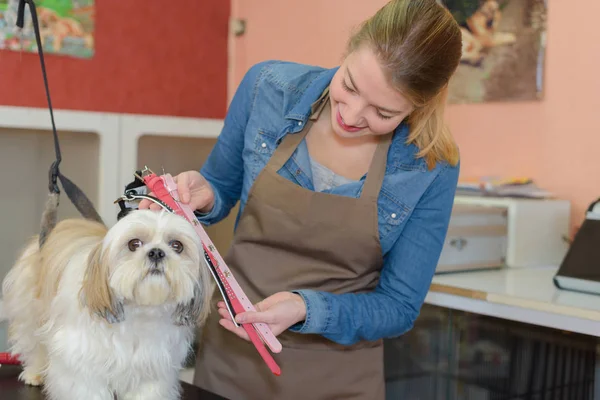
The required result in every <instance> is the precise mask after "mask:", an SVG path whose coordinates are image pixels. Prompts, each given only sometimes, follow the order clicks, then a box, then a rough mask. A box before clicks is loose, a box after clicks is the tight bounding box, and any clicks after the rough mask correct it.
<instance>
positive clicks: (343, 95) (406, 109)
mask: <svg viewBox="0 0 600 400" xmlns="http://www.w3.org/2000/svg"><path fill="white" fill-rule="evenodd" d="M329 98H330V100H331V124H332V127H333V131H334V132H335V133H336V134H337V135H339V136H341V137H347V138H351V137H359V136H367V135H385V134H386V133H389V132H391V131H393V130H394V129H395V128H396V127H397V126H398V125H399V124H400V123H401V122H402V120H403V119H404V118H405V117H406V116H407V115H408V114H410V112H411V111H412V110H413V106H412V105H411V103H410V102H409V101H408V100H407V99H406V98H405V97H404V96H402V94H400V92H398V90H396V89H394V88H393V87H392V86H390V85H389V84H388V82H387V81H386V78H385V76H384V74H383V71H382V69H381V67H380V65H379V62H378V60H377V57H376V56H375V54H374V53H373V51H372V50H371V49H370V48H369V47H368V46H361V47H360V48H359V49H358V50H356V51H355V52H353V53H351V54H349V55H348V57H346V59H345V60H344V63H343V64H342V65H341V67H340V68H339V70H338V71H337V72H336V74H335V75H334V77H333V80H332V81H331V85H330V88H329Z"/></svg>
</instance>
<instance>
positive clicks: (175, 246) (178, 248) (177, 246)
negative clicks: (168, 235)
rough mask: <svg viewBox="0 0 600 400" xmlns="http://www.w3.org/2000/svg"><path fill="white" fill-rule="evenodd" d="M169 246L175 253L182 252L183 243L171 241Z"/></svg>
mask: <svg viewBox="0 0 600 400" xmlns="http://www.w3.org/2000/svg"><path fill="white" fill-rule="evenodd" d="M169 246H171V248H172V249H173V250H175V252H176V253H181V252H182V251H183V243H181V242H180V241H179V240H171V242H170V243H169Z"/></svg>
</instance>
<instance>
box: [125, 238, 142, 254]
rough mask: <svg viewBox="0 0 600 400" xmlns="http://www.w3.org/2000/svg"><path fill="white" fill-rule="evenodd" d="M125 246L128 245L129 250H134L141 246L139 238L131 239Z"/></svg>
mask: <svg viewBox="0 0 600 400" xmlns="http://www.w3.org/2000/svg"><path fill="white" fill-rule="evenodd" d="M127 247H129V250H131V251H135V250H136V249H137V248H138V247H142V241H141V240H140V239H131V240H130V241H129V243H127Z"/></svg>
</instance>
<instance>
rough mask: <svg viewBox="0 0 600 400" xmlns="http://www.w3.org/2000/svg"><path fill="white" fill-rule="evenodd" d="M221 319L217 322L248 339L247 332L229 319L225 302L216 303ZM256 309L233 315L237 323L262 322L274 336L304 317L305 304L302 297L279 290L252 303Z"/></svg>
mask: <svg viewBox="0 0 600 400" xmlns="http://www.w3.org/2000/svg"><path fill="white" fill-rule="evenodd" d="M217 306H218V310H219V315H220V316H221V320H219V324H221V326H222V327H224V328H225V329H227V330H229V331H231V332H233V333H235V334H236V335H238V336H239V337H241V338H242V339H246V340H248V341H249V340H250V338H249V337H248V334H247V333H246V331H245V330H244V328H242V327H241V326H239V327H237V326H235V324H234V323H233V322H232V321H231V316H230V315H229V312H228V311H227V308H226V307H225V302H223V301H220V302H218V303H217ZM254 307H255V308H256V311H246V312H243V313H240V314H238V315H236V316H235V320H236V321H237V322H238V323H239V324H245V323H255V322H263V323H265V324H267V325H269V328H270V329H271V331H272V332H273V334H274V335H275V336H278V335H279V334H280V333H281V332H283V331H285V330H286V329H288V328H289V327H290V326H292V325H294V324H295V323H297V322H300V321H303V320H304V319H305V318H306V304H304V300H303V299H302V297H300V296H299V295H297V294H295V293H291V292H279V293H275V294H274V295H272V296H269V297H267V298H266V299H264V300H263V301H261V302H259V303H257V304H255V305H254Z"/></svg>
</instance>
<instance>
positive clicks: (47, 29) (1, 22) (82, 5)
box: [0, 0, 95, 58]
mask: <svg viewBox="0 0 600 400" xmlns="http://www.w3.org/2000/svg"><path fill="white" fill-rule="evenodd" d="M94 1H95V0H37V1H36V10H37V14H38V22H39V25H40V37H41V39H42V45H43V50H44V54H56V55H61V56H69V57H77V58H91V57H93V55H94V11H95V8H94ZM18 4H19V1H18V0H0V49H4V50H12V51H24V52H37V43H36V41H35V32H34V30H33V24H32V22H31V12H30V11H29V6H27V7H25V26H24V27H23V31H22V32H21V33H20V34H19V33H18V28H17V26H16V21H17V8H18Z"/></svg>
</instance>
